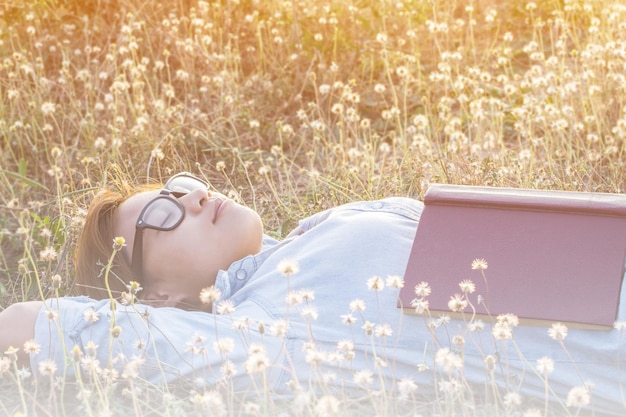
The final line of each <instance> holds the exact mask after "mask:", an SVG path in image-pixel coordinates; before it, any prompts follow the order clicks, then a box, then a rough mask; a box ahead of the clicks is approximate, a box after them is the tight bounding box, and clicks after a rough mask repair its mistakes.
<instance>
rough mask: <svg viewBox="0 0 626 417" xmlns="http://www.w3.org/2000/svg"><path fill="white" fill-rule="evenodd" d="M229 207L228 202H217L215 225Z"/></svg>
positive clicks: (220, 200) (214, 216)
mask: <svg viewBox="0 0 626 417" xmlns="http://www.w3.org/2000/svg"><path fill="white" fill-rule="evenodd" d="M227 205H228V200H222V199H221V198H218V199H217V200H216V201H215V214H214V215H213V223H215V222H216V221H217V219H218V217H219V215H220V214H221V213H222V211H224V208H226V206H227Z"/></svg>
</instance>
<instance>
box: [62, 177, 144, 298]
mask: <svg viewBox="0 0 626 417" xmlns="http://www.w3.org/2000/svg"><path fill="white" fill-rule="evenodd" d="M115 188H116V189H105V190H103V191H101V192H99V193H98V194H97V195H96V196H95V197H94V199H93V201H92V202H91V204H90V205H89V209H88V211H87V216H86V218H85V225H84V227H83V230H82V231H81V233H80V237H79V238H78V244H77V247H76V252H75V259H74V266H75V271H76V283H77V285H76V292H77V293H78V294H81V295H87V296H89V297H92V298H95V299H105V298H109V294H108V291H107V290H106V286H105V283H104V277H105V275H104V274H105V269H106V266H107V263H108V262H109V259H110V258H111V255H112V254H113V239H114V238H115V236H114V234H115V224H114V215H115V210H116V209H117V207H118V206H119V205H120V204H122V203H123V202H124V201H126V200H127V199H128V198H130V197H132V196H133V195H135V194H137V193H139V192H142V191H146V190H152V189H155V186H150V185H147V186H131V185H129V184H128V182H126V181H119V182H117V183H116V184H115ZM125 249H126V250H128V248H125ZM130 281H138V282H141V277H136V276H134V274H133V272H132V270H131V267H130V262H129V259H128V257H127V256H125V255H124V254H123V253H122V252H118V254H117V255H116V256H115V258H114V259H113V264H112V266H111V269H110V270H109V287H110V289H111V292H112V295H113V297H115V298H117V296H119V295H120V294H121V293H122V292H123V291H127V288H126V284H128V283H129V282H130Z"/></svg>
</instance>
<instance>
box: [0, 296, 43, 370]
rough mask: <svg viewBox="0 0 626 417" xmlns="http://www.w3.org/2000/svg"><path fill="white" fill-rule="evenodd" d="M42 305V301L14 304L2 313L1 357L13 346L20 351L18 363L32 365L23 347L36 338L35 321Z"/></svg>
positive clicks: (0, 325) (0, 323)
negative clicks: (25, 343)
mask: <svg viewBox="0 0 626 417" xmlns="http://www.w3.org/2000/svg"><path fill="white" fill-rule="evenodd" d="M42 305H43V303H42V302H41V301H27V302H23V303H17V304H13V305H11V306H9V307H8V308H7V309H5V310H4V311H2V312H0V355H2V354H3V353H4V352H6V351H7V349H8V348H9V347H10V346H13V347H15V348H18V349H19V352H18V356H17V357H18V363H19V364H20V365H30V362H29V357H28V355H27V354H25V353H24V349H23V347H24V342H26V341H28V340H31V339H33V337H34V336H35V320H36V319H37V315H38V314H39V310H40V309H41V306H42Z"/></svg>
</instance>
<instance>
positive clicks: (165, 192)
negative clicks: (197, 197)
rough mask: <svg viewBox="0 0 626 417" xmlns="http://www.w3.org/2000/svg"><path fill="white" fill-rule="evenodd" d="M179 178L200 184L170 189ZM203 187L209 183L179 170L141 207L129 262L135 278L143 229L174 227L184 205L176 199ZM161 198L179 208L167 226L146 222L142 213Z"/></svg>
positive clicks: (140, 269)
mask: <svg viewBox="0 0 626 417" xmlns="http://www.w3.org/2000/svg"><path fill="white" fill-rule="evenodd" d="M179 178H189V179H192V180H194V181H197V182H198V183H199V184H200V186H199V187H196V188H190V189H186V190H184V191H176V190H171V189H170V188H169V187H171V186H172V183H173V182H174V181H175V180H177V179H179ZM203 187H204V188H206V189H207V190H208V188H209V184H208V183H207V182H206V181H204V180H201V179H200V178H198V177H195V176H194V175H192V174H190V173H188V172H179V173H178V174H176V175H174V176H173V177H171V178H170V179H169V180H167V182H166V183H165V186H164V187H163V189H162V190H161V191H160V192H159V195H157V196H156V197H154V198H153V199H152V200H150V201H148V202H147V203H146V205H145V206H144V207H143V209H142V210H141V212H140V213H139V216H138V217H137V222H136V223H135V239H134V241H133V250H132V258H131V263H130V267H131V270H132V272H133V275H134V276H135V279H141V276H142V274H143V232H144V230H146V229H153V230H159V231H169V230H174V229H176V228H177V227H178V226H179V225H180V223H181V222H182V221H183V219H184V218H185V207H184V206H183V204H182V203H181V202H180V201H178V199H179V198H180V197H182V196H184V195H186V194H188V193H190V192H191V191H194V190H196V189H198V188H203ZM162 199H166V200H168V201H170V202H171V203H173V204H174V206H176V207H177V208H178V209H179V210H180V217H179V218H178V220H177V221H176V222H175V223H174V224H173V225H171V226H167V227H163V226H156V225H152V224H149V223H146V222H145V220H144V218H143V217H144V215H145V214H146V211H148V208H150V206H151V205H152V204H154V202H156V201H158V200H162Z"/></svg>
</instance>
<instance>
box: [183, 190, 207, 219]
mask: <svg viewBox="0 0 626 417" xmlns="http://www.w3.org/2000/svg"><path fill="white" fill-rule="evenodd" d="M209 197H211V192H210V191H209V190H207V189H206V188H205V189H202V188H197V189H195V190H193V191H190V192H189V193H187V194H186V195H184V196H182V197H181V198H180V199H179V200H180V202H181V203H183V206H185V210H188V211H189V212H190V213H198V212H200V211H201V210H202V206H203V205H204V203H206V202H207V201H208V200H209Z"/></svg>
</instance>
